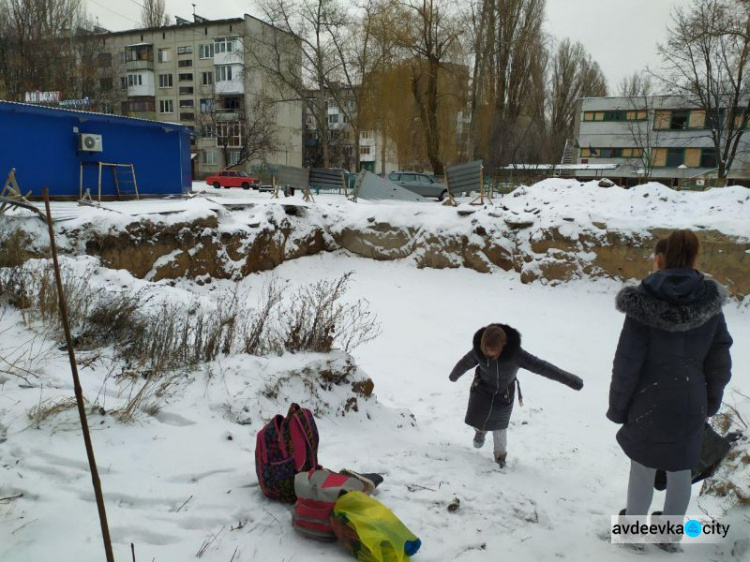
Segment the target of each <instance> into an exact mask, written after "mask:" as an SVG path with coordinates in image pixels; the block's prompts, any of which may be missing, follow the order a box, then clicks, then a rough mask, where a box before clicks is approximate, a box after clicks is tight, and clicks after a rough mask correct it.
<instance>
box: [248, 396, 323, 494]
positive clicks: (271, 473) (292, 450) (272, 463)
mask: <svg viewBox="0 0 750 562" xmlns="http://www.w3.org/2000/svg"><path fill="white" fill-rule="evenodd" d="M319 439H320V438H319V435H318V428H317V426H316V425H315V419H314V418H313V415H312V412H310V410H308V409H306V408H300V407H299V405H298V404H292V405H291V406H290V407H289V413H288V414H287V416H286V418H285V417H284V416H282V415H280V414H279V415H276V416H274V417H273V419H272V420H271V421H270V422H268V423H267V424H266V425H265V426H264V427H263V428H262V429H261V430H260V431H259V432H258V435H257V437H256V441H255V472H256V473H257V475H258V483H259V484H260V489H261V491H262V492H263V494H264V495H265V496H266V497H268V498H270V499H272V500H280V501H283V502H288V503H292V502H293V501H294V500H295V499H296V495H295V493H294V476H295V475H296V474H297V473H298V472H304V471H307V470H310V469H313V468H316V467H317V466H318V443H319Z"/></svg>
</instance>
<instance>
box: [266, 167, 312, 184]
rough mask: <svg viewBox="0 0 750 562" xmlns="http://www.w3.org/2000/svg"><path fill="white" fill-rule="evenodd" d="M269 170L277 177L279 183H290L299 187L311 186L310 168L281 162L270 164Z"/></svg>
mask: <svg viewBox="0 0 750 562" xmlns="http://www.w3.org/2000/svg"><path fill="white" fill-rule="evenodd" d="M268 168H269V171H270V172H271V173H272V174H273V175H274V177H275V178H276V182H277V183H278V184H279V185H288V186H290V187H296V188H298V189H307V188H308V187H310V170H309V169H308V168H297V167H295V166H284V165H281V164H278V165H272V166H269V167H268Z"/></svg>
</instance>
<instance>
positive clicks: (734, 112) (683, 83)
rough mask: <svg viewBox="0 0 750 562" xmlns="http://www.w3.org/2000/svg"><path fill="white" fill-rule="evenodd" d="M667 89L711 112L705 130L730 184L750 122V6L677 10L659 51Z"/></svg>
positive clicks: (696, 2)
mask: <svg viewBox="0 0 750 562" xmlns="http://www.w3.org/2000/svg"><path fill="white" fill-rule="evenodd" d="M659 53H660V54H661V57H662V60H663V62H664V65H665V67H666V73H665V74H664V75H663V78H664V80H665V82H666V84H667V86H668V87H669V88H670V89H671V90H672V91H673V92H674V93H675V94H677V95H678V96H680V98H682V100H683V103H684V104H685V105H686V106H687V107H692V108H699V109H700V110H702V111H704V112H705V128H706V131H707V134H708V135H709V136H710V138H711V141H712V144H713V147H714V150H715V153H716V160H717V167H718V176H719V178H720V180H722V181H726V179H727V176H728V174H729V172H730V170H731V169H732V165H733V163H734V160H735V157H736V155H737V153H738V150H740V145H741V140H742V136H743V134H744V132H745V129H746V127H747V122H748V119H749V118H750V103H748V100H749V98H750V82H749V80H750V76H748V71H750V9H749V8H748V3H747V2H737V1H731V0H693V2H692V4H691V5H690V6H689V8H684V7H679V8H677V9H675V12H674V15H673V18H672V23H671V25H670V26H669V27H668V30H667V41H666V43H664V44H662V45H659Z"/></svg>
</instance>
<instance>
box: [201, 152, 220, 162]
mask: <svg viewBox="0 0 750 562" xmlns="http://www.w3.org/2000/svg"><path fill="white" fill-rule="evenodd" d="M201 164H205V165H206V166H215V165H216V152H215V151H213V150H204V151H203V153H202V155H201Z"/></svg>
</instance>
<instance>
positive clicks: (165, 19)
mask: <svg viewBox="0 0 750 562" xmlns="http://www.w3.org/2000/svg"><path fill="white" fill-rule="evenodd" d="M141 25H142V26H143V27H163V26H166V25H169V16H168V15H167V14H166V6H165V3H164V0H143V8H142V9H141Z"/></svg>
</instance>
